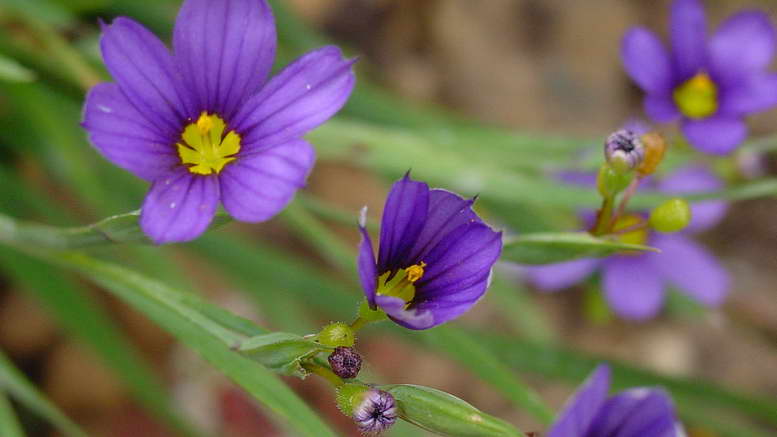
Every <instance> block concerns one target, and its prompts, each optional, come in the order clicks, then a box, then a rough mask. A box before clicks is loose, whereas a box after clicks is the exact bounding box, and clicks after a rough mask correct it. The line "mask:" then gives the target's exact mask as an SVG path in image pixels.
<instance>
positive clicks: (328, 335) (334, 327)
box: [318, 322, 356, 347]
mask: <svg viewBox="0 0 777 437" xmlns="http://www.w3.org/2000/svg"><path fill="white" fill-rule="evenodd" d="M318 342H319V343H321V344H323V345H326V346H331V347H338V346H346V347H353V345H354V344H356V334H355V333H354V332H353V329H352V328H351V327H350V326H349V325H348V324H347V323H343V322H334V323H330V324H328V325H326V326H324V328H323V329H321V332H319V333H318Z"/></svg>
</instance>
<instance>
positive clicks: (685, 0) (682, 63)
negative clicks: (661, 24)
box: [670, 0, 707, 78]
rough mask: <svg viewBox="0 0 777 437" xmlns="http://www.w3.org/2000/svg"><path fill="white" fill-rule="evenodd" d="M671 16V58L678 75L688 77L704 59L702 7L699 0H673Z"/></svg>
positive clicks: (705, 28)
mask: <svg viewBox="0 0 777 437" xmlns="http://www.w3.org/2000/svg"><path fill="white" fill-rule="evenodd" d="M671 17H672V18H671V24H670V32H671V39H672V59H673V61H674V65H675V68H676V71H677V73H678V74H679V75H680V77H682V78H689V77H691V76H693V75H695V74H696V73H698V72H699V70H700V69H701V67H702V65H703V64H704V61H705V59H704V57H705V53H706V51H707V48H706V46H705V40H706V38H707V21H706V19H705V16H704V7H703V6H702V4H701V2H700V1H699V0H675V2H674V3H672V14H671Z"/></svg>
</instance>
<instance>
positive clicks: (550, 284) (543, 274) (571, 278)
mask: <svg viewBox="0 0 777 437" xmlns="http://www.w3.org/2000/svg"><path fill="white" fill-rule="evenodd" d="M598 266H599V260H598V259H594V258H584V259H578V260H574V261H568V262H563V263H556V264H547V265H544V266H530V267H526V268H525V271H526V275H527V277H528V279H529V282H531V283H532V284H534V285H535V286H536V287H537V288H539V289H540V290H542V291H559V290H563V289H565V288H568V287H571V286H573V285H575V284H577V283H578V282H580V281H582V280H584V279H585V278H587V277H588V276H590V275H591V273H593V272H594V270H596V268H597V267H598Z"/></svg>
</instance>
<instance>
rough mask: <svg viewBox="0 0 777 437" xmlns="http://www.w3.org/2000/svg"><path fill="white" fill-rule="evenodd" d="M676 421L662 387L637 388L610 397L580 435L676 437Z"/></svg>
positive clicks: (582, 436) (594, 436)
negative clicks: (587, 429)
mask: <svg viewBox="0 0 777 437" xmlns="http://www.w3.org/2000/svg"><path fill="white" fill-rule="evenodd" d="M676 424H677V420H676V418H675V413H674V407H673V406H672V401H671V399H670V398H669V396H668V395H667V394H666V393H665V392H664V391H663V390H658V389H648V388H634V389H631V390H625V391H623V392H621V393H619V394H618V395H616V396H613V397H611V398H610V399H608V400H607V401H606V402H605V403H604V405H603V406H602V408H601V410H600V411H599V414H598V415H597V417H596V420H595V421H594V423H593V424H592V425H591V428H590V430H589V431H588V434H584V435H583V434H581V437H598V436H609V437H645V436H650V437H677V428H676ZM571 435H573V434H570V436H571Z"/></svg>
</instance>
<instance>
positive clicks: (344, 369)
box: [328, 346, 362, 379]
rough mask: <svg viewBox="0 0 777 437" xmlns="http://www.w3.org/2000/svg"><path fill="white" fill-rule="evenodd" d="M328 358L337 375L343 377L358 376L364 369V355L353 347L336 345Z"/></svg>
mask: <svg viewBox="0 0 777 437" xmlns="http://www.w3.org/2000/svg"><path fill="white" fill-rule="evenodd" d="M328 360H329V365H330V366H332V371H333V372H335V375H337V376H339V377H340V378H343V379H351V378H356V376H357V375H359V371H360V370H361V369H362V357H361V355H359V354H358V353H357V352H356V351H355V350H354V349H353V348H352V347H345V346H339V347H336V348H335V350H334V352H332V353H331V354H330V355H329V358H328Z"/></svg>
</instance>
